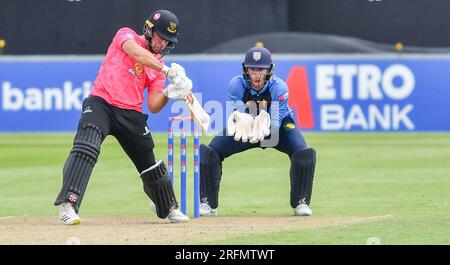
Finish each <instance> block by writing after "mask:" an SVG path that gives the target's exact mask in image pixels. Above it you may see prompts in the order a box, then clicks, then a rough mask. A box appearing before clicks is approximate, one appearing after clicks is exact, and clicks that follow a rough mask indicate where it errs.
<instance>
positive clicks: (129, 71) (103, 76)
mask: <svg viewBox="0 0 450 265" xmlns="http://www.w3.org/2000/svg"><path fill="white" fill-rule="evenodd" d="M127 40H134V41H136V43H137V44H139V45H140V46H142V47H143V48H145V49H147V47H146V44H145V43H143V42H141V40H140V38H139V35H138V34H136V32H134V30H132V29H130V28H121V29H119V30H118V31H117V33H116V35H115V36H114V39H113V40H112V42H111V45H110V46H109V48H108V52H107V53H106V57H105V60H104V61H103V63H102V66H101V67H100V70H99V72H98V75H97V78H96V79H95V82H94V85H93V87H92V92H91V93H90V95H91V96H99V97H102V98H103V99H104V100H106V101H107V102H108V103H109V104H111V105H113V106H116V107H119V108H122V109H131V110H136V111H139V112H142V102H143V101H144V90H145V88H147V87H148V92H152V91H162V90H163V89H164V84H165V80H166V78H165V76H164V75H163V74H161V73H160V72H159V71H157V70H153V69H151V68H149V67H144V66H143V65H142V64H139V63H137V62H135V61H134V60H133V58H131V56H129V55H128V54H127V53H126V52H125V51H124V50H122V44H123V43H124V42H125V41H127ZM158 60H159V61H160V62H161V63H164V62H163V60H162V59H161V58H159V59H158Z"/></svg>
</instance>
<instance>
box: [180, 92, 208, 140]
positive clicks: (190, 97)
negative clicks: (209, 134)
mask: <svg viewBox="0 0 450 265" xmlns="http://www.w3.org/2000/svg"><path fill="white" fill-rule="evenodd" d="M184 102H185V103H186V105H187V107H188V109H189V111H190V112H191V115H192V118H193V119H194V122H195V123H196V124H197V125H198V126H199V127H201V128H202V130H203V132H206V131H208V128H209V123H210V121H211V118H210V117H209V115H208V113H206V111H205V110H204V109H203V107H202V105H200V102H199V101H198V99H197V98H196V97H195V95H194V93H192V92H189V93H187V94H186V96H185V97H184Z"/></svg>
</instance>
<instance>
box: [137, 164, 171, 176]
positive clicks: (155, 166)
mask: <svg viewBox="0 0 450 265" xmlns="http://www.w3.org/2000/svg"><path fill="white" fill-rule="evenodd" d="M161 163H163V164H164V162H163V161H162V160H159V161H158V162H156V164H154V165H153V166H151V167H149V168H147V169H146V170H144V171H142V172H141V176H142V175H143V174H144V173H147V172H149V171H152V170H153V169H155V168H159V167H161ZM164 169H165V167H164Z"/></svg>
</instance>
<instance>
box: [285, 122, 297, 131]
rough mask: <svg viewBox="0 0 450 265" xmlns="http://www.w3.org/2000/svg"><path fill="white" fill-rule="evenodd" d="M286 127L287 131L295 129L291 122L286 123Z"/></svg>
mask: <svg viewBox="0 0 450 265" xmlns="http://www.w3.org/2000/svg"><path fill="white" fill-rule="evenodd" d="M284 127H285V128H286V129H287V130H292V129H295V124H293V123H292V122H289V123H286V124H285V125H284Z"/></svg>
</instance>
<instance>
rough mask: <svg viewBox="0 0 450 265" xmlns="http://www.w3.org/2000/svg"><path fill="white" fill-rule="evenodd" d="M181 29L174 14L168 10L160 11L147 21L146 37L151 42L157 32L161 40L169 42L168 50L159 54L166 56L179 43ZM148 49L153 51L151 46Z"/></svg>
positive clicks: (145, 27) (145, 26)
mask: <svg viewBox="0 0 450 265" xmlns="http://www.w3.org/2000/svg"><path fill="white" fill-rule="evenodd" d="M179 29H180V21H179V20H178V18H177V16H175V14H174V13H172V12H170V11H168V10H158V11H156V12H154V13H153V14H151V15H150V16H149V17H148V18H147V19H146V20H145V23H144V36H145V38H146V39H147V40H148V41H149V42H150V41H151V39H152V37H153V32H154V31H155V32H156V33H158V35H159V36H161V38H163V39H165V40H167V41H169V44H168V45H167V47H166V49H164V50H163V51H160V52H159V53H160V54H161V55H165V54H167V53H169V50H170V49H173V48H175V43H177V42H178V39H177V37H178V31H179ZM148 48H149V50H152V51H153V48H152V47H151V46H150V45H149V47H148Z"/></svg>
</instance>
